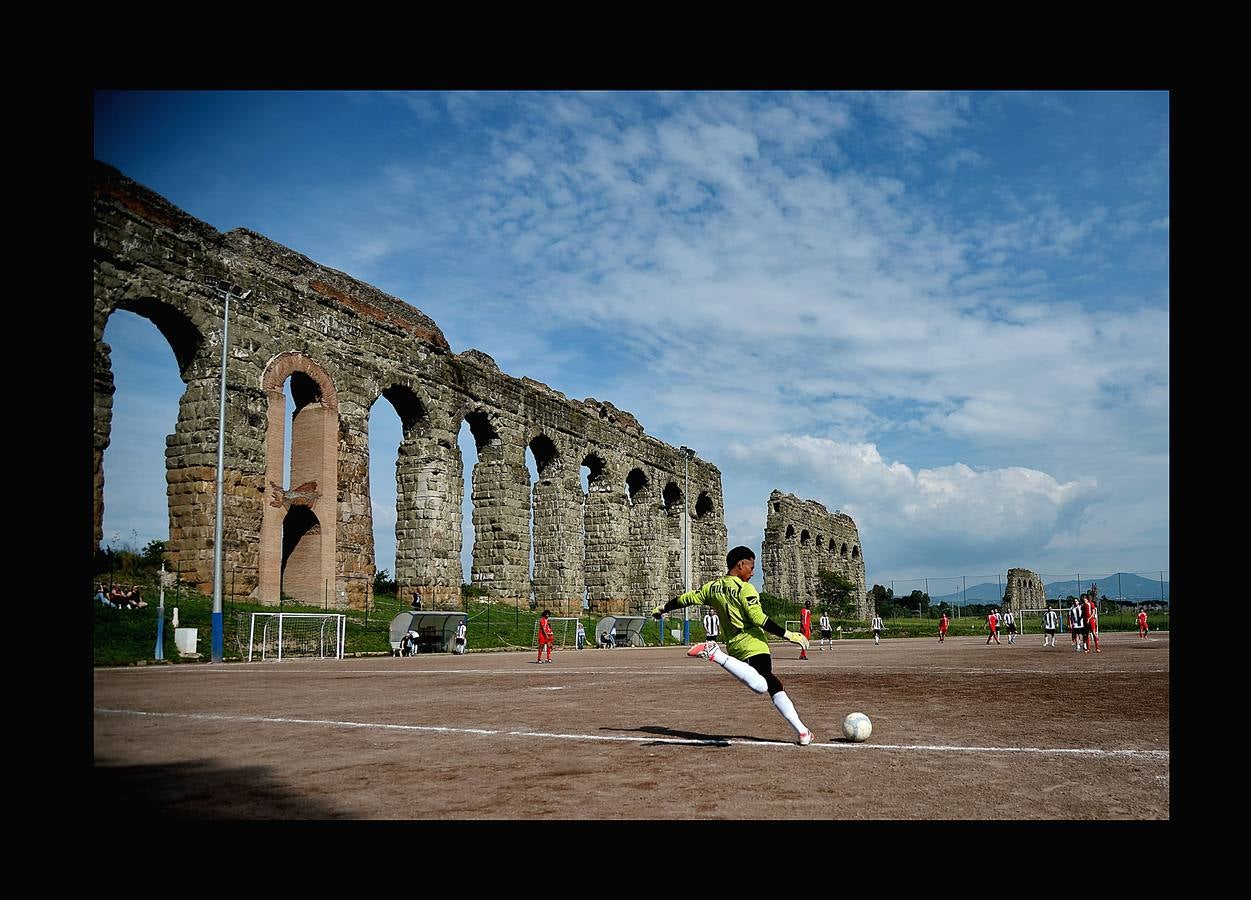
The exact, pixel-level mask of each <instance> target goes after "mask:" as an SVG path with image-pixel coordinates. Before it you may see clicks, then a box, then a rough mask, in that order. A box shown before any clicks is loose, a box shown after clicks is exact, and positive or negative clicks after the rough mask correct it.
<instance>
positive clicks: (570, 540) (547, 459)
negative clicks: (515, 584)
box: [526, 430, 586, 611]
mask: <svg viewBox="0 0 1251 900" xmlns="http://www.w3.org/2000/svg"><path fill="white" fill-rule="evenodd" d="M526 446H527V448H528V449H529V451H530V452H531V453H532V454H533V456H534V468H535V472H536V473H537V476H538V477H537V478H536V479H535V480H534V483H533V485H531V488H530V513H531V515H532V517H533V518H532V519H531V521H532V522H533V535H531V536H530V541H531V543H530V546H531V547H533V556H534V574H533V579H532V581H533V590H534V598H535V600H536V601H537V602H538V603H540V604H542V605H543V606H545V607H548V608H554V609H559V610H565V611H567V610H568V609H569V608H570V607H576V608H578V609H580V608H581V606H582V599H583V596H584V594H585V592H586V590H585V585H584V583H583V577H582V557H583V553H584V545H585V541H584V539H583V535H582V531H583V516H584V511H583V496H582V484H581V478H580V468H579V467H578V466H577V465H570V462H571V460H573V459H576V458H577V457H576V455H573V454H571V453H566V452H564V451H562V448H561V446H560V444H559V443H558V442H557V440H554V439H553V438H552V437H551V436H550V435H548V434H546V433H545V432H544V431H542V430H540V431H539V432H538V433H537V434H535V436H534V437H533V438H532V439H531V440H530V441H529V442H528V443H527V445H526ZM526 557H527V558H526V563H527V571H528V566H529V561H530V553H529V551H527V554H526Z"/></svg>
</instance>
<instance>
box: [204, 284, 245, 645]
mask: <svg viewBox="0 0 1251 900" xmlns="http://www.w3.org/2000/svg"><path fill="white" fill-rule="evenodd" d="M213 289H214V290H215V291H216V292H217V294H218V295H219V296H221V297H222V298H223V299H225V301H226V309H225V312H224V313H223V314H222V386H221V397H220V400H219V401H218V405H217V509H216V519H217V522H216V526H215V528H214V538H213V657H212V660H213V662H215V663H219V662H221V661H222V643H223V640H222V638H223V634H224V632H225V628H224V626H223V623H222V524H223V518H224V517H223V515H222V482H223V480H224V470H225V464H226V358H227V357H226V354H227V351H228V349H229V347H230V298H231V297H232V296H237V297H238V298H239V299H240V300H246V299H247V296H248V294H250V293H252V292H251V291H250V290H248V291H244V292H243V293H242V294H234V293H233V292H234V290H235V285H231V284H222V283H219V282H213Z"/></svg>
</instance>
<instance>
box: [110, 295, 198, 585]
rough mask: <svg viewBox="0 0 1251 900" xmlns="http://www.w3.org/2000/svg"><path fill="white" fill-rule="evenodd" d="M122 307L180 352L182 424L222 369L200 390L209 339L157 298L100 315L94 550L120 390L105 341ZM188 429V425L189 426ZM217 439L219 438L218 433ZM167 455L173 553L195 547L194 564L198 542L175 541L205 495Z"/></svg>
mask: <svg viewBox="0 0 1251 900" xmlns="http://www.w3.org/2000/svg"><path fill="white" fill-rule="evenodd" d="M119 309H120V310H125V311H126V312H130V313H134V314H135V315H137V316H139V317H140V318H143V319H145V320H147V321H148V322H151V323H152V325H154V326H155V327H156V329H157V331H158V332H160V334H161V336H162V337H163V338H165V341H166V344H167V345H168V346H169V349H170V351H171V352H172V353H173V354H174V362H175V365H176V366H177V367H178V375H179V377H180V378H181V379H182V381H183V384H185V385H187V389H186V390H185V391H184V393H183V396H182V397H181V398H180V400H179V416H178V419H179V421H180V422H181V421H183V420H184V419H186V420H187V421H190V419H191V417H190V415H189V414H188V411H189V408H190V404H191V403H192V402H193V401H199V400H207V399H208V398H209V397H210V396H213V390H212V389H213V387H215V386H216V375H217V370H213V372H212V375H213V376H214V377H213V381H214V384H212V385H210V384H207V383H205V384H201V385H199V387H198V389H193V386H192V381H193V379H194V377H195V373H196V370H197V366H196V361H197V360H203V359H204V358H205V350H206V339H205V335H204V333H203V332H202V331H201V330H200V329H199V327H197V326H196V324H195V323H194V322H193V321H192V319H191V318H190V317H189V316H188V315H187V314H186V313H185V312H184V311H183V310H182V309H179V308H178V307H176V306H174V305H172V304H170V303H167V302H164V301H162V300H158V299H156V298H154V297H140V298H133V299H131V298H127V299H122V300H120V301H118V302H117V303H116V304H115V305H114V306H113V307H112V308H111V309H108V310H107V312H106V313H104V315H103V317H102V318H100V319H98V321H99V326H98V327H99V329H100V330H99V332H98V333H97V341H96V345H95V354H94V360H93V369H94V372H93V376H94V378H93V381H94V385H95V390H94V393H95V401H94V409H95V414H94V416H93V420H94V429H93V430H94V440H93V451H94V452H93V455H92V457H93V472H94V479H93V480H94V499H93V507H94V510H93V518H94V528H93V547H92V549H93V550H98V549H99V547H100V542H101V541H102V540H103V538H104V531H103V529H104V451H105V450H107V449H108V446H109V444H110V442H111V439H112V428H113V395H114V393H115V390H116V388H115V385H114V379H113V368H112V361H111V350H110V348H109V346H108V344H106V343H105V342H104V330H105V328H106V327H107V326H108V322H109V320H110V319H111V318H112V315H113V313H114V312H116V311H117V310H119ZM204 368H205V376H207V375H208V374H209V373H208V367H207V366H205V367H204ZM215 421H216V419H214V423H215ZM182 427H183V428H184V429H185V428H186V427H187V425H185V424H184V425H183V426H182ZM174 428H175V433H177V432H178V430H179V425H178V424H177V423H176V424H175V426H174ZM214 432H215V429H214ZM171 437H172V436H171ZM214 439H216V434H215V433H214ZM168 444H169V438H167V439H166V446H168ZM163 455H165V460H166V462H165V470H166V473H165V474H166V485H167V487H166V510H167V515H168V528H169V530H168V532H167V533H168V535H170V536H171V538H172V539H171V540H170V541H169V543H168V545H167V547H168V549H169V551H170V552H171V553H174V554H176V555H178V556H179V558H180V559H181V558H182V556H183V555H184V553H183V551H191V552H189V553H186V554H185V555H186V556H187V557H188V561H190V562H191V563H192V565H193V567H194V566H195V561H196V556H197V554H196V552H195V550H194V549H193V548H194V545H193V544H192V542H191V541H190V540H186V539H182V540H179V539H173V537H174V536H175V535H178V534H183V533H186V532H189V531H190V526H191V525H192V523H193V521H194V513H195V510H194V509H193V508H192V507H194V506H195V505H196V504H199V503H201V502H202V500H203V496H202V494H201V493H200V492H199V491H197V490H195V485H194V484H190V483H189V480H188V479H187V478H184V477H179V476H178V475H177V474H176V473H177V471H178V469H179V468H180V467H181V466H180V463H179V462H178V459H177V458H176V457H174V456H171V455H168V454H163ZM198 480H199V479H197V481H198ZM206 559H208V560H209V561H211V553H210V554H208V556H207V557H206ZM196 577H197V580H198V581H200V582H202V583H203V582H206V581H208V580H209V579H211V577H212V574H211V572H205V573H201V574H200V575H199V576H196ZM210 589H211V583H210Z"/></svg>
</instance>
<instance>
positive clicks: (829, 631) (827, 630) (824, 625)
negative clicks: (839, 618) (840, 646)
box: [817, 612, 834, 650]
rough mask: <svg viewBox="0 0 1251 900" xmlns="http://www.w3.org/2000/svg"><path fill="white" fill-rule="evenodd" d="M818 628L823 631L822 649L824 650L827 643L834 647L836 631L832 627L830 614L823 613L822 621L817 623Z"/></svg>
mask: <svg viewBox="0 0 1251 900" xmlns="http://www.w3.org/2000/svg"><path fill="white" fill-rule="evenodd" d="M817 627H818V628H820V629H821V649H822V650H824V649H825V645H826V644H827V643H828V644H829V645H830V646H831V647H833V646H834V629H833V628H832V627H831V626H830V615H829V613H826V612H822V613H821V621H820V622H818V623H817Z"/></svg>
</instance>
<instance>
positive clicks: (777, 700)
mask: <svg viewBox="0 0 1251 900" xmlns="http://www.w3.org/2000/svg"><path fill="white" fill-rule="evenodd" d="M773 705H774V706H776V707H777V708H778V712H780V713H781V714H782V718H783V719H785V720H786V721H787V722H790V723H791V728H794V729H795V733H796V734H803V733H804V732H805V731H807V730H808V726H807V725H805V724H804V723H803V722H801V721H799V713H797V712H795V704H794V703H791V698H790V697H788V696H786V691H778V692H777V693H776V694H774V695H773Z"/></svg>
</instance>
